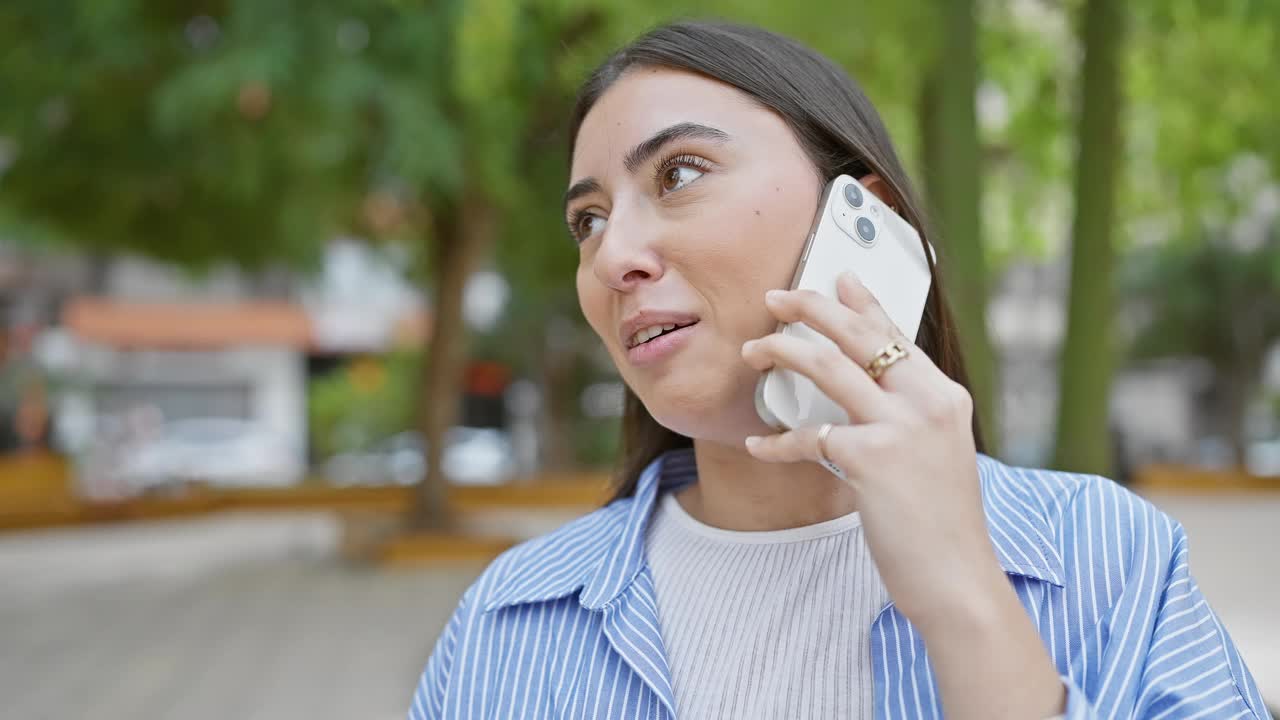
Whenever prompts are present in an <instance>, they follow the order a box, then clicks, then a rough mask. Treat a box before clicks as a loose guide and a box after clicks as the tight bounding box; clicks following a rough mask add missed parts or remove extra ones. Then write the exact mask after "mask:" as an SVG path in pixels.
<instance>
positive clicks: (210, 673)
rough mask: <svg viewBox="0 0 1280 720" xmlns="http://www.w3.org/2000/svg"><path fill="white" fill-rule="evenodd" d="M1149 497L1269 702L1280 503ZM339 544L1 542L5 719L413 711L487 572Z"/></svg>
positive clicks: (171, 535) (1, 710)
mask: <svg viewBox="0 0 1280 720" xmlns="http://www.w3.org/2000/svg"><path fill="white" fill-rule="evenodd" d="M1154 499H1155V500H1156V501H1157V503H1158V504H1160V505H1161V506H1162V507H1164V508H1166V509H1167V510H1168V511H1170V512H1171V513H1172V514H1174V515H1175V517H1178V518H1179V519H1180V520H1182V521H1183V523H1184V524H1185V525H1186V527H1187V529H1188V532H1189V533H1190V535H1191V540H1192V545H1191V547H1192V568H1193V571H1194V572H1195V573H1196V575H1197V576H1198V577H1199V579H1200V581H1201V585H1202V586H1203V587H1204V590H1205V593H1206V594H1207V595H1208V597H1209V600H1210V601H1211V602H1212V603H1213V605H1214V606H1215V607H1216V608H1217V609H1218V611H1219V613H1220V614H1221V615H1222V617H1223V619H1224V622H1225V623H1226V625H1227V627H1228V629H1229V630H1230V631H1231V632H1232V634H1233V635H1234V636H1235V638H1236V640H1237V642H1238V644H1239V645H1240V647H1241V651H1242V652H1243V654H1244V655H1245V658H1246V661H1247V662H1248V663H1249V664H1250V665H1251V666H1252V668H1253V670H1254V673H1255V675H1257V677H1258V681H1259V683H1260V684H1261V685H1262V687H1263V690H1264V693H1267V694H1268V696H1269V697H1271V698H1272V702H1273V703H1275V702H1276V701H1277V699H1280V560H1278V559H1277V551H1278V550H1280V497H1278V496H1272V497H1270V498H1266V499H1264V500H1259V499H1258V498H1257V497H1251V498H1246V497H1237V498H1223V497H1209V498H1193V497H1185V496H1178V497H1174V496H1161V497H1157V498H1154ZM336 541H337V532H336V527H335V526H334V524H333V522H332V521H331V520H330V519H329V518H327V517H326V516H323V515H314V516H296V515H295V516H269V515H263V516H253V515H225V516H219V517H213V518H207V519H201V520H194V521H185V522H174V523H162V524H153V525H142V526H129V527H118V528H110V529H105V530H104V529H98V530H73V531H65V530H64V531H55V532H47V531H46V532H39V533H27V534H22V535H3V536H0V578H3V581H0V717H3V718H5V720H37V719H48V720H55V719H56V720H65V719H69V718H75V719H78V718H94V719H95V720H125V719H128V720H166V719H168V718H181V719H183V720H187V719H193V720H201V719H203V718H218V719H219V720H223V719H230V718H235V719H237V720H239V719H241V718H245V719H250V720H252V719H258V718H262V719H266V718H270V719H271V720H293V719H295V718H296V719H298V720H302V719H303V718H305V719H306V720H327V719H329V718H334V719H335V720H336V719H337V718H342V719H343V720H347V719H351V718H360V719H361V720H392V719H393V718H402V717H403V716H404V710H405V708H406V706H407V704H408V702H409V696H410V694H411V692H412V688H413V685H414V683H415V681H416V679H417V675H418V673H419V672H420V671H421V669H422V666H423V664H424V662H425V661H426V658H427V655H428V653H429V652H430V649H431V646H432V645H433V644H434V641H435V637H436V635H437V633H438V632H439V631H440V628H441V627H442V626H443V624H444V621H445V619H446V618H447V617H448V614H449V613H450V612H451V611H452V609H453V606H454V603H456V601H457V599H458V597H459V596H460V595H461V593H462V591H463V589H464V588H465V587H466V585H467V584H468V583H470V581H471V580H472V578H473V577H474V576H475V574H476V573H477V572H478V571H479V570H480V567H479V566H475V567H462V568H458V569H454V570H440V571H430V572H396V573H383V572H375V571H369V570H358V569H353V568H348V567H344V566H343V565H342V564H341V563H338V562H336V561H334V560H333V559H332V556H333V550H334V547H335V546H336Z"/></svg>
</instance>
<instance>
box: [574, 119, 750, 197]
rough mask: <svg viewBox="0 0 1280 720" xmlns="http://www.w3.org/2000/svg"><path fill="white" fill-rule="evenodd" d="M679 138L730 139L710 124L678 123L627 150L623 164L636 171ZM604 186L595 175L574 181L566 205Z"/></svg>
mask: <svg viewBox="0 0 1280 720" xmlns="http://www.w3.org/2000/svg"><path fill="white" fill-rule="evenodd" d="M677 140H710V141H711V142H714V143H717V144H719V143H725V142H728V141H729V140H730V138H729V133H727V132H725V131H723V130H720V129H719V128H713V127H711V126H709V125H702V124H699V123H694V122H682V123H676V124H675V125H672V126H670V127H666V128H663V129H662V130H659V131H658V132H656V133H654V134H653V135H652V136H650V137H649V139H648V140H645V141H643V142H641V143H640V144H638V145H636V146H635V147H633V148H631V150H630V151H628V152H627V154H626V156H625V157H623V159H622V166H623V167H624V168H626V169H627V172H628V173H634V172H635V171H636V169H637V168H639V167H640V166H641V165H643V164H644V163H645V161H647V160H649V159H650V158H652V157H653V156H654V155H656V154H657V153H658V151H659V150H661V149H662V148H663V147H664V146H666V145H667V144H669V143H673V142H675V141H677ZM602 190H603V188H602V187H601V185H600V181H598V180H596V179H595V178H594V177H588V178H583V179H582V180H579V181H578V182H576V183H574V184H573V186H572V187H570V188H569V189H568V190H567V191H566V192H565V194H564V207H565V209H568V207H569V203H571V202H573V201H574V200H576V199H578V198H580V197H582V196H583V195H589V194H590V193H593V192H601V191H602Z"/></svg>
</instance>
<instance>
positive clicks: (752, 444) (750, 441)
mask: <svg viewBox="0 0 1280 720" xmlns="http://www.w3.org/2000/svg"><path fill="white" fill-rule="evenodd" d="M759 445H760V438H759V437H758V436H756V435H749V436H747V449H748V450H752V449H755V448H756V447H757V446H759Z"/></svg>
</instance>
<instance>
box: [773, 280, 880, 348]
mask: <svg viewBox="0 0 1280 720" xmlns="http://www.w3.org/2000/svg"><path fill="white" fill-rule="evenodd" d="M765 304H766V305H767V306H768V308H769V311H770V312H771V313H773V315H774V317H776V318H778V319H779V320H781V321H782V322H785V323H794V322H802V323H804V324H805V325H808V326H809V327H811V328H813V329H814V330H816V331H818V332H819V333H822V334H823V335H825V336H827V337H828V338H830V339H831V340H832V342H834V343H835V344H836V345H837V346H838V347H839V348H840V351H841V352H843V353H844V354H845V355H848V356H849V357H850V358H852V359H853V361H854V362H855V363H857V364H858V365H861V366H863V367H866V364H867V363H869V362H871V359H872V358H873V357H875V354H876V352H877V351H878V350H880V348H882V347H884V346H885V345H886V344H888V342H889V340H890V339H891V336H890V335H888V334H887V333H886V332H884V330H883V329H882V328H881V327H878V326H877V323H875V322H872V321H871V319H870V318H868V317H864V316H862V315H860V314H859V313H858V312H856V311H854V310H853V309H851V308H849V307H846V306H845V305H842V304H841V303H840V302H838V301H837V300H834V299H832V298H830V297H827V296H825V295H823V294H821V293H818V292H814V291H812V290H775V291H772V292H770V293H768V294H767V295H766V296H765Z"/></svg>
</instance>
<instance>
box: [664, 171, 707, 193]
mask: <svg viewBox="0 0 1280 720" xmlns="http://www.w3.org/2000/svg"><path fill="white" fill-rule="evenodd" d="M700 177H702V171H701V170H698V169H696V168H691V167H686V166H683V165H673V166H671V167H669V168H667V169H666V170H663V171H662V178H661V184H662V191H663V192H675V191H676V190H679V189H680V188H682V187H684V186H685V185H688V184H689V183H691V182H693V181H694V180H697V179H698V178H700Z"/></svg>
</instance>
